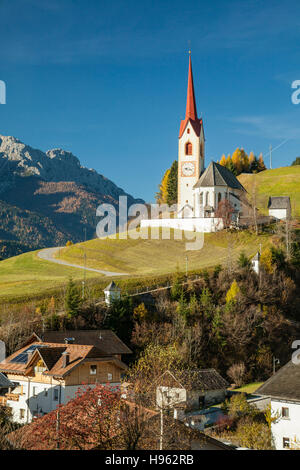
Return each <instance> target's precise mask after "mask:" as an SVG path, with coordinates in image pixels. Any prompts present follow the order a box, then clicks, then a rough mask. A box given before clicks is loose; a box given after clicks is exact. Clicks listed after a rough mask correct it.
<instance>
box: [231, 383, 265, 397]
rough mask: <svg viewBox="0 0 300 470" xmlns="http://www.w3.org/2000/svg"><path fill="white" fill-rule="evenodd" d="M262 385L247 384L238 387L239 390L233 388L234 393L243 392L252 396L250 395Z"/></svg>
mask: <svg viewBox="0 0 300 470" xmlns="http://www.w3.org/2000/svg"><path fill="white" fill-rule="evenodd" d="M262 384H263V382H253V383H251V384H248V385H244V386H243V387H240V388H235V389H234V391H235V392H243V393H248V394H250V395H251V394H252V393H255V392H256V390H257V389H258V388H259V387H260V386H261V385H262Z"/></svg>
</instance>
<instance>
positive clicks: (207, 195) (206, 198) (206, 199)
mask: <svg viewBox="0 0 300 470" xmlns="http://www.w3.org/2000/svg"><path fill="white" fill-rule="evenodd" d="M208 197H209V192H207V193H206V197H205V205H206V206H208V202H209V201H208Z"/></svg>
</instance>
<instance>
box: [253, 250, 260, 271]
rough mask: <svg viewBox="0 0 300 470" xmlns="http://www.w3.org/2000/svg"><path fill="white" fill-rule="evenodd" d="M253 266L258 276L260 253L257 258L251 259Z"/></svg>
mask: <svg viewBox="0 0 300 470" xmlns="http://www.w3.org/2000/svg"><path fill="white" fill-rule="evenodd" d="M251 266H252V269H253V271H254V272H256V274H259V272H260V252H259V251H258V252H257V253H256V255H255V256H253V258H252V259H251Z"/></svg>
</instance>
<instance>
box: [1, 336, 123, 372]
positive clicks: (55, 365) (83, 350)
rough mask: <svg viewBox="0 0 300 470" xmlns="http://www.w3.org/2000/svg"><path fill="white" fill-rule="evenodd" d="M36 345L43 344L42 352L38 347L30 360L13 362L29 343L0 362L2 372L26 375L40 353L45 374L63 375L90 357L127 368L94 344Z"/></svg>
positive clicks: (36, 343)
mask: <svg viewBox="0 0 300 470" xmlns="http://www.w3.org/2000/svg"><path fill="white" fill-rule="evenodd" d="M34 345H42V346H43V348H41V353H40V352H39V350H38V349H36V350H35V352H34V353H33V355H32V357H31V359H30V360H29V361H28V362H26V363H23V362H22V363H20V362H12V361H13V359H15V358H16V357H17V356H18V355H19V354H22V353H23V352H24V351H26V350H27V349H28V345H27V346H24V347H23V348H21V349H19V350H18V351H15V352H14V353H13V354H11V355H10V356H9V357H7V358H6V359H5V360H4V361H2V362H1V363H0V372H7V373H15V374H22V375H26V374H27V373H29V372H30V367H31V364H32V363H33V362H34V358H35V357H36V355H39V356H40V357H41V358H42V359H43V360H44V361H45V362H46V365H47V367H48V370H45V371H44V372H43V375H51V376H58V377H63V376H65V375H67V374H68V373H69V372H70V371H71V370H72V369H73V368H74V367H76V366H77V365H79V364H80V363H81V362H83V361H87V360H89V359H93V360H94V359H101V360H102V361H105V362H114V363H115V364H116V365H117V366H118V367H120V368H122V369H125V368H126V366H125V364H123V362H121V361H119V360H117V359H116V358H115V357H111V356H108V355H106V356H105V357H103V353H102V352H101V351H99V349H97V348H95V347H94V346H92V345H79V344H59V343H41V342H35V343H32V344H31V345H30V346H34ZM44 350H45V352H44ZM64 351H66V352H68V353H69V363H68V365H67V366H66V367H63V358H62V354H61V353H62V352H64ZM58 353H59V354H58Z"/></svg>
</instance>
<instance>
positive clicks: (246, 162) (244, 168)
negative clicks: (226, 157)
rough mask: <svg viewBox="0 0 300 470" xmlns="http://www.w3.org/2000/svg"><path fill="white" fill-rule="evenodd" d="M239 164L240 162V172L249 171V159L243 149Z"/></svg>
mask: <svg viewBox="0 0 300 470" xmlns="http://www.w3.org/2000/svg"><path fill="white" fill-rule="evenodd" d="M241 162H242V171H244V172H248V171H249V157H248V155H247V154H246V152H245V150H244V149H241Z"/></svg>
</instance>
